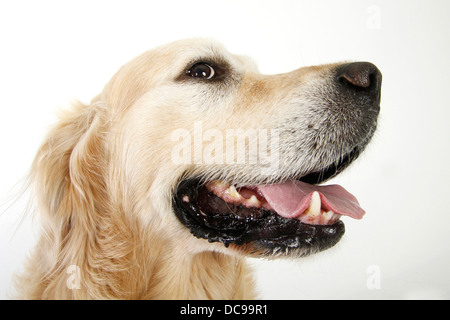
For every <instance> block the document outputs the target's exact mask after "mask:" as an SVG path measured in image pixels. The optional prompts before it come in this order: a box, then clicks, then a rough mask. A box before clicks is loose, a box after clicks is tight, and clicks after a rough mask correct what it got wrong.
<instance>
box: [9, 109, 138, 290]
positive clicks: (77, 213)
mask: <svg viewBox="0 0 450 320" xmlns="http://www.w3.org/2000/svg"><path fill="white" fill-rule="evenodd" d="M104 114H105V112H103V111H102V108H101V107H98V106H95V105H89V106H85V105H83V104H81V103H78V104H76V105H74V108H73V109H72V110H71V111H67V112H66V113H65V114H64V116H63V117H62V118H61V119H60V121H59V122H58V124H57V125H56V126H55V127H54V128H53V129H52V130H51V131H50V132H49V134H48V136H47V138H46V140H45V142H44V143H43V145H42V146H41V148H40V149H39V151H38V153H37V156H36V158H35V161H34V163H33V166H32V169H31V174H30V185H31V187H32V192H33V193H34V194H35V195H36V201H37V203H36V204H35V206H36V211H38V213H39V215H40V219H41V220H42V235H41V238H40V240H39V245H38V246H37V248H36V251H34V252H33V254H34V255H35V256H34V257H33V256H32V257H31V260H30V261H32V260H33V258H34V260H36V259H37V260H38V261H39V263H37V264H36V261H35V262H34V264H33V266H31V265H27V269H28V270H27V272H26V273H25V274H26V278H18V279H17V281H18V282H19V284H21V283H22V284H23V285H19V287H21V288H22V289H23V290H26V291H27V292H25V293H24V294H25V296H27V297H29V298H33V296H39V297H41V298H42V297H45V292H42V290H49V291H50V292H52V295H55V292H58V293H57V294H56V296H59V297H61V298H62V297H66V298H74V297H77V298H88V297H87V296H84V295H86V294H87V293H89V298H95V297H96V296H103V297H105V290H111V289H114V288H111V287H108V289H105V286H102V285H101V284H98V283H97V284H96V283H95V282H96V279H93V278H92V277H91V275H94V274H96V272H98V269H96V268H99V269H100V268H101V269H103V270H105V269H108V267H111V270H108V271H110V272H111V274H114V273H116V274H117V273H120V271H119V270H115V269H117V266H116V267H115V268H114V266H115V265H114V263H113V262H112V260H113V259H114V258H115V257H119V259H120V257H123V256H124V255H127V254H128V253H129V250H130V249H129V248H128V249H126V250H125V251H126V252H121V249H123V248H121V246H120V245H117V244H118V243H119V244H120V240H124V239H121V235H122V234H124V232H121V231H123V230H120V228H121V227H122V226H123V225H126V224H125V223H123V221H122V224H121V219H120V218H117V217H111V212H113V211H114V210H112V209H111V208H110V204H111V201H110V200H109V199H108V192H107V190H106V183H105V181H106V180H105V179H106V172H105V171H106V168H107V166H106V161H107V154H106V150H105V147H104V132H106V130H104V129H105V123H106V122H107V121H105V117H104ZM120 224H121V225H120ZM128 243H129V242H128ZM108 244H109V245H108ZM109 247H111V251H108V252H107V253H106V252H101V249H100V248H103V250H104V248H109ZM123 247H125V246H123ZM108 255H109V256H108ZM105 256H108V257H105ZM71 266H72V268H70V267H71ZM74 267H75V268H74ZM32 268H34V269H33V270H31V269H32ZM70 270H83V273H82V274H73V275H72V276H73V277H75V276H77V277H79V278H77V279H76V280H77V281H78V283H75V285H78V286H82V287H84V288H86V287H88V288H89V290H71V289H73V288H70V285H68V284H67V281H68V280H69V277H70V276H71V274H68V273H67V272H69V271H70ZM105 273H108V272H105ZM31 278H33V279H31ZM111 280H112V279H111ZM27 282H28V283H40V284H41V286H40V288H38V287H36V288H33V287H30V285H27ZM110 283H111V285H112V286H114V281H111V282H110ZM108 285H109V284H108ZM43 288H45V289H43ZM75 289H77V288H75ZM96 291H97V294H96ZM100 291H101V292H100ZM106 296H107V294H106Z"/></svg>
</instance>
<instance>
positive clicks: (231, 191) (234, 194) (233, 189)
mask: <svg viewBox="0 0 450 320" xmlns="http://www.w3.org/2000/svg"><path fill="white" fill-rule="evenodd" d="M227 190H228V194H229V195H230V196H231V197H232V198H235V199H240V198H241V195H240V194H239V192H238V191H237V190H236V187H235V186H230V187H229V188H228V189H227Z"/></svg>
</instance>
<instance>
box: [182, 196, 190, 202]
mask: <svg viewBox="0 0 450 320" xmlns="http://www.w3.org/2000/svg"><path fill="white" fill-rule="evenodd" d="M181 199H182V200H183V201H184V202H189V201H190V200H189V196H188V195H187V194H185V195H184V196H183V198H181Z"/></svg>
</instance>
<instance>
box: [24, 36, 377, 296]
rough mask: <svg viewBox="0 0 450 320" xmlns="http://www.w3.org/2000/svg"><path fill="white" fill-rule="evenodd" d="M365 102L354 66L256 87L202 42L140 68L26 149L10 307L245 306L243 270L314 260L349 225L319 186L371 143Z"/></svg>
mask: <svg viewBox="0 0 450 320" xmlns="http://www.w3.org/2000/svg"><path fill="white" fill-rule="evenodd" d="M380 90H381V73H380V71H379V70H378V69H377V67H376V66H375V65H373V64H371V63H368V62H345V63H334V64H326V65H320V66H312V67H304V68H300V69H297V70H295V71H292V72H289V73H284V74H277V75H263V74H260V73H259V72H258V70H257V67H256V65H255V63H254V62H253V61H252V60H250V59H249V58H247V57H244V56H239V55H233V54H230V53H229V52H228V51H226V49H224V48H223V47H222V45H221V44H218V43H216V42H215V41H212V40H209V39H189V40H179V41H176V42H173V43H170V44H166V45H162V46H160V47H157V48H155V49H153V50H150V51H148V52H145V53H143V54H142V55H140V56H138V57H137V58H135V59H133V60H132V61H130V62H129V63H127V64H125V65H124V66H122V67H121V68H120V69H119V70H118V72H117V73H116V74H115V75H114V76H113V77H112V79H111V80H110V81H109V82H108V83H107V84H106V86H105V87H104V90H103V91H102V92H101V93H100V94H99V95H98V96H96V97H95V98H93V100H92V101H91V103H90V104H89V105H85V104H82V103H75V105H74V106H73V108H72V109H71V110H69V111H66V112H65V113H64V115H63V116H62V117H61V118H60V119H59V121H58V123H57V124H56V125H55V127H54V128H53V129H52V130H51V131H50V132H49V134H48V136H47V138H46V140H45V141H44V143H43V144H42V146H41V147H40V149H39V151H38V153H37V155H36V158H35V161H34V162H33V165H32V168H31V173H30V185H31V188H32V192H34V194H35V195H36V202H37V205H36V206H37V211H38V212H39V215H40V220H41V222H42V232H41V236H40V238H39V241H38V243H37V245H36V247H35V249H34V250H33V251H32V253H31V255H30V256H29V257H28V259H27V261H26V266H25V271H24V272H23V274H21V275H20V276H19V277H18V281H17V288H18V292H19V294H20V296H21V297H22V298H25V299H254V298H257V293H256V290H255V286H254V278H253V275H252V271H251V269H250V268H249V266H248V265H247V263H246V260H245V259H246V257H248V256H250V257H266V258H277V257H292V258H295V257H302V256H306V255H309V254H312V253H314V252H318V251H321V250H325V249H327V248H330V247H332V246H333V245H335V244H336V243H337V242H338V241H339V239H340V238H341V237H342V235H343V234H344V224H343V223H342V221H341V220H340V217H341V216H349V217H351V218H356V219H360V218H362V216H363V215H364V213H365V212H364V210H363V209H362V208H361V207H360V205H359V203H358V201H357V199H356V198H355V197H354V196H353V195H352V194H350V193H349V192H348V191H346V190H345V189H344V188H343V187H341V186H338V185H328V186H327V185H322V183H323V182H324V181H326V180H328V179H330V178H332V177H334V176H335V175H337V174H339V173H340V172H341V171H342V170H344V169H345V168H346V167H347V166H348V165H349V164H350V163H351V162H352V161H353V160H354V159H356V158H357V157H358V155H359V154H360V153H361V152H362V151H363V150H364V148H365V147H366V145H367V144H368V142H369V141H370V140H371V138H372V136H373V134H374V132H375V129H376V125H377V117H378V114H379V110H380Z"/></svg>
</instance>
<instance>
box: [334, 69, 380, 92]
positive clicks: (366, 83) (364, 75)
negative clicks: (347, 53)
mask: <svg viewBox="0 0 450 320" xmlns="http://www.w3.org/2000/svg"><path fill="white" fill-rule="evenodd" d="M337 71H338V79H339V81H341V82H343V83H346V84H350V85H352V86H354V87H356V88H361V89H366V88H372V87H375V88H378V87H379V85H380V79H381V73H380V71H379V70H378V68H377V67H376V66H375V65H374V64H372V63H370V62H354V63H348V64H344V65H342V66H340V67H338V70H337Z"/></svg>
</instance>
